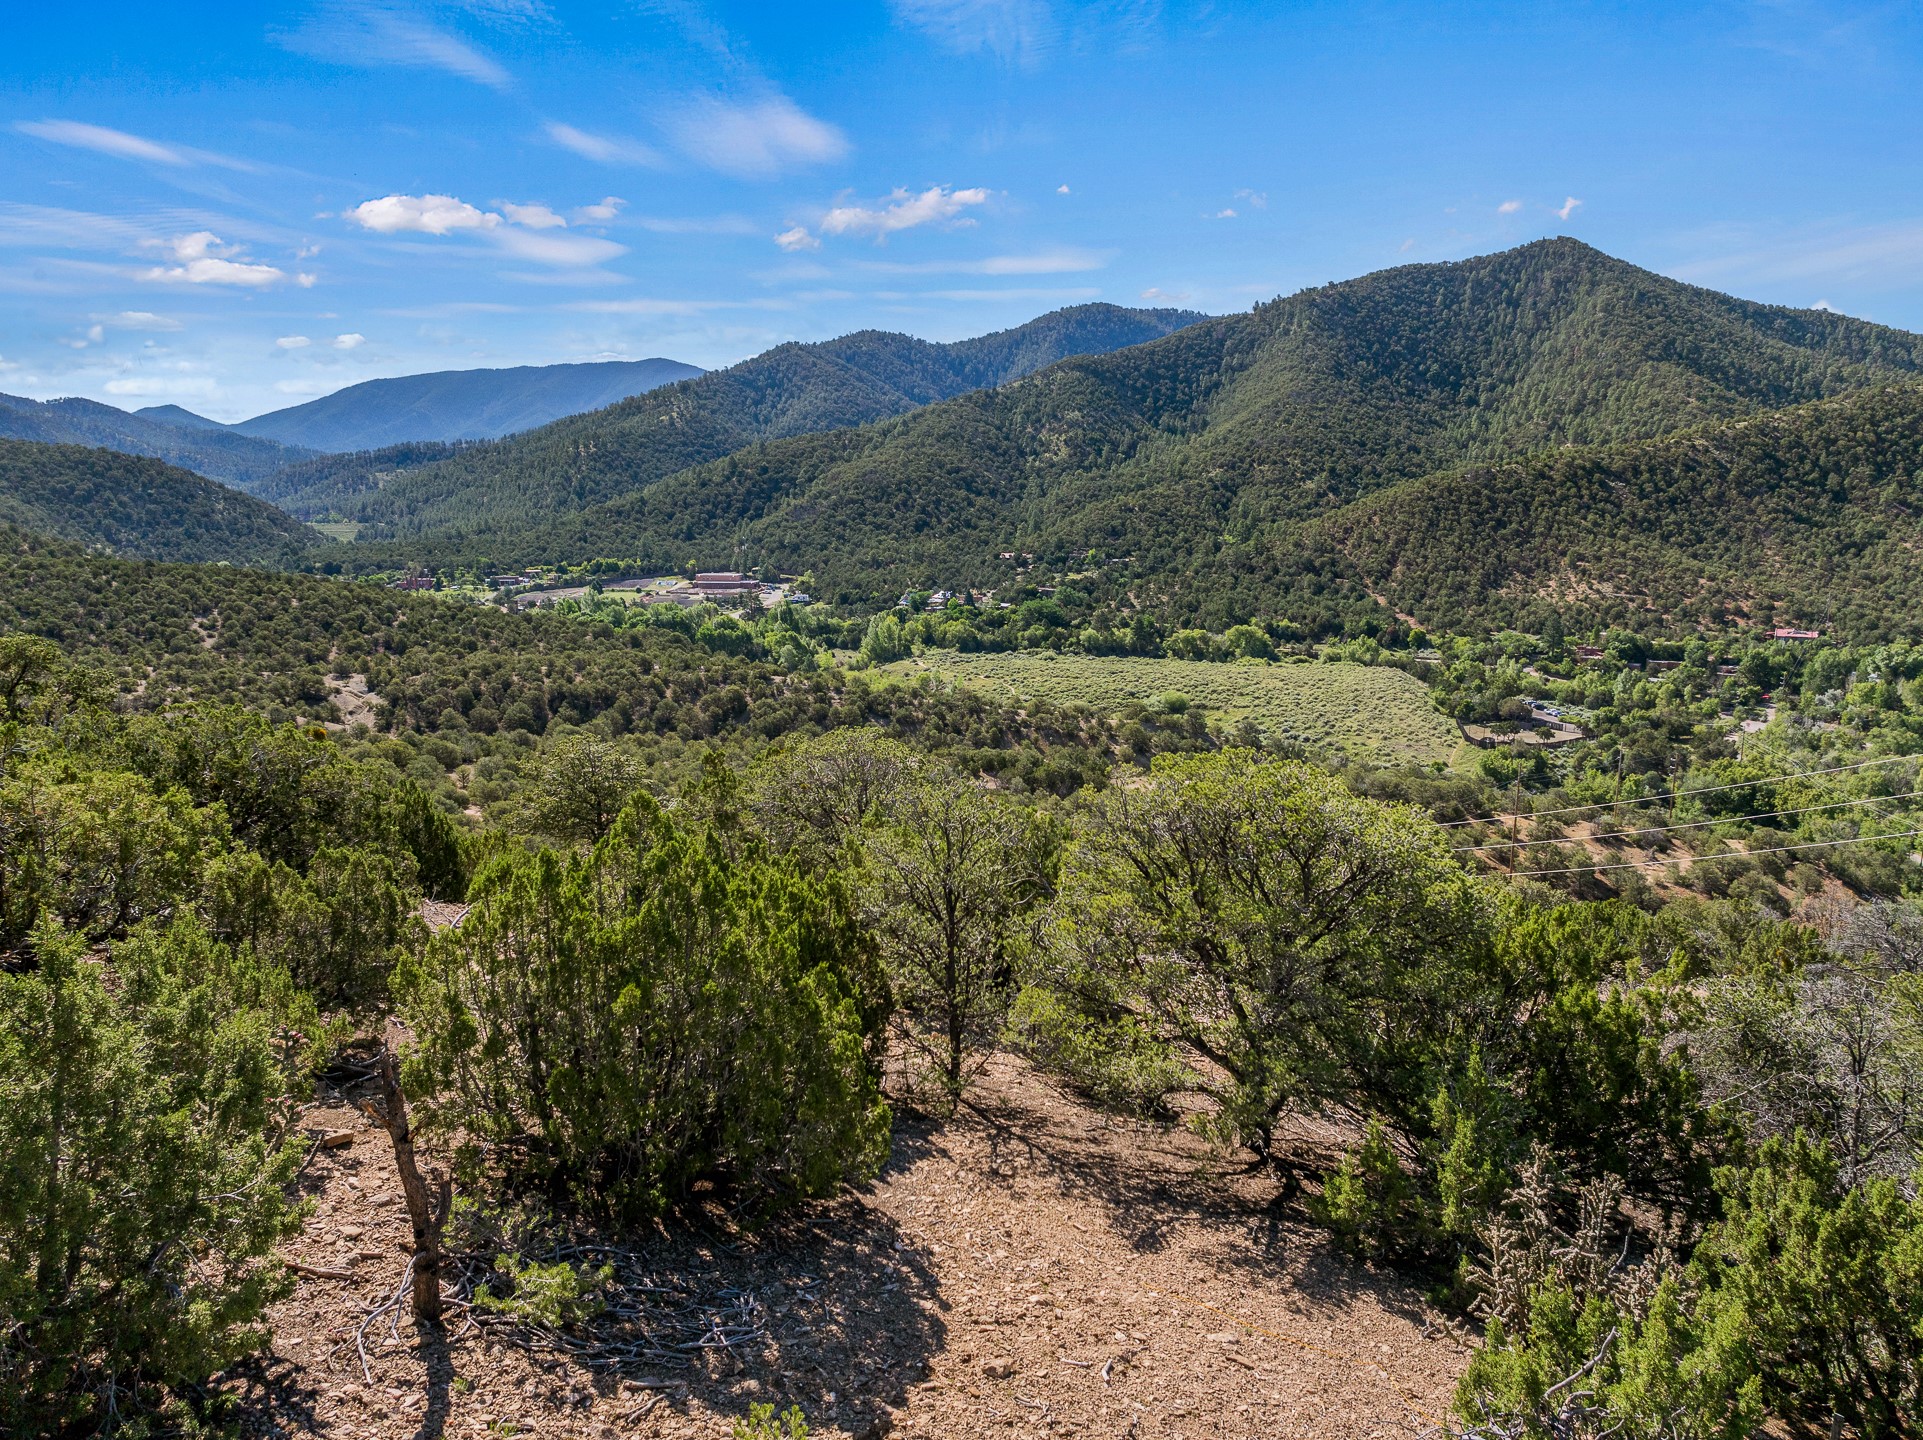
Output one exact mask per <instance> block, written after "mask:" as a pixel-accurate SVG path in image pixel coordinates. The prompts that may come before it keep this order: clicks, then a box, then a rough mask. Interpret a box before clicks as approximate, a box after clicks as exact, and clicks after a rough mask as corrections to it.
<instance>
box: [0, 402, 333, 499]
mask: <svg viewBox="0 0 1923 1440" xmlns="http://www.w3.org/2000/svg"><path fill="white" fill-rule="evenodd" d="M167 408H171V407H167ZM182 413H183V414H184V413H185V412H182ZM0 437H5V438H6V439H9V440H36V441H39V442H40V443H41V444H44V445H88V446H104V447H105V448H107V449H109V450H118V451H121V452H122V453H123V454H127V455H150V456H152V457H153V458H154V459H156V460H164V461H166V462H167V463H168V464H169V465H177V466H179V467H180V468H181V469H183V470H192V471H193V472H194V473H195V474H197V475H206V476H209V477H211V478H213V479H215V480H223V481H225V482H226V483H227V484H229V485H235V486H238V487H239V488H240V489H242V490H248V491H252V490H253V489H254V487H255V486H256V485H258V484H259V483H260V482H261V481H263V480H265V479H266V478H267V477H268V476H269V475H272V474H273V473H274V472H275V471H277V470H279V469H280V468H281V467H283V466H285V465H289V464H293V463H295V462H297V461H301V460H305V459H307V458H308V457H309V455H310V454H311V453H312V452H310V451H307V450H303V449H301V448H300V447H299V446H288V445H282V444H280V443H278V442H277V441H273V440H260V439H255V438H254V437H253V436H251V435H236V434H233V433H232V432H230V431H227V430H223V429H222V428H221V427H220V426H218V425H215V424H214V423H213V422H211V421H207V422H204V423H201V424H176V423H172V422H170V421H169V420H168V418H167V417H165V416H164V415H157V414H152V413H148V414H141V415H130V414H128V413H127V412H126V411H125V410H116V409H115V408H114V407H113V406H111V405H102V404H100V403H99V402H98V401H95V400H80V399H66V400H26V399H22V398H21V397H20V396H18V395H0Z"/></svg>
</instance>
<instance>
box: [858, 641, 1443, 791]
mask: <svg viewBox="0 0 1923 1440" xmlns="http://www.w3.org/2000/svg"><path fill="white" fill-rule="evenodd" d="M885 668H886V669H887V670H889V671H891V672H893V673H896V674H902V675H914V674H926V673H929V672H934V673H936V674H939V675H941V676H942V677H944V678H945V679H947V680H949V681H951V682H952V683H955V684H960V685H976V686H982V687H984V688H986V689H989V690H993V691H997V692H999V693H1001V694H1004V695H1013V696H1015V697H1016V698H1018V699H1025V700H1026V699H1041V700H1048V701H1050V702H1052V703H1054V704H1057V705H1066V704H1069V703H1071V702H1080V703H1081V704H1084V705H1087V706H1090V707H1091V708H1093V709H1096V710H1103V711H1114V710H1117V709H1119V708H1120V707H1121V706H1123V705H1125V704H1127V703H1128V702H1129V701H1131V700H1136V701H1141V702H1142V703H1144V704H1148V703H1151V702H1153V701H1155V700H1156V699H1158V698H1159V697H1160V696H1162V695H1165V694H1167V693H1168V692H1170V691H1177V692H1179V693H1181V694H1183V695H1186V696H1187V697H1188V699H1189V701H1190V702H1191V703H1192V704H1196V705H1204V706H1207V707H1208V710H1209V711H1210V713H1211V714H1213V715H1219V716H1221V717H1222V718H1223V719H1224V720H1226V721H1228V722H1230V723H1234V722H1236V721H1239V720H1241V719H1243V718H1245V717H1249V718H1253V719H1254V720H1255V722H1256V723H1257V724H1258V725H1260V726H1261V727H1262V728H1263V729H1264V730H1265V731H1268V732H1270V733H1272V734H1275V735H1279V736H1282V737H1285V738H1287V739H1290V740H1295V741H1299V742H1300V743H1302V744H1304V745H1307V746H1309V747H1310V748H1311V749H1313V750H1317V751H1324V752H1338V753H1341V754H1343V755H1347V756H1350V757H1352V758H1354V759H1358V760H1373V761H1377V762H1391V763H1393V762H1408V761H1414V762H1416V763H1418V764H1424V765H1426V764H1430V763H1432V762H1435V761H1441V762H1443V763H1444V764H1447V763H1448V762H1449V760H1450V759H1451V757H1452V756H1453V755H1454V754H1455V752H1456V749H1457V747H1458V746H1459V745H1460V744H1461V740H1462V737H1461V735H1460V734H1459V733H1458V732H1457V730H1456V727H1455V725H1454V724H1453V723H1452V722H1451V721H1449V720H1448V719H1447V718H1446V717H1444V716H1442V715H1440V714H1438V713H1437V712H1436V710H1435V709H1434V708H1433V707H1432V706H1431V705H1430V704H1429V696H1428V692H1427V691H1426V690H1424V688H1423V686H1422V684H1421V682H1420V681H1418V680H1416V679H1415V678H1413V677H1412V676H1409V675H1406V674H1404V673H1403V672H1402V671H1400V670H1390V669H1386V668H1383V667H1379V666H1373V665H1353V664H1350V663H1348V662H1346V661H1344V662H1341V663H1337V664H1323V663H1313V664H1299V665H1290V664H1282V665H1215V664H1210V663H1207V662H1205V661H1200V660H1153V659H1145V658H1140V657H1134V656H1113V657H1098V656H1091V655H1057V654H1055V653H1053V652H1052V651H1047V650H1025V651H1018V652H1014V653H1010V654H1002V655H968V654H961V653H958V652H956V651H953V650H938V651H930V652H929V653H927V654H924V655H918V656H916V657H915V658H914V659H912V660H902V661H898V662H897V663H895V664H893V665H889V666H887V667H885Z"/></svg>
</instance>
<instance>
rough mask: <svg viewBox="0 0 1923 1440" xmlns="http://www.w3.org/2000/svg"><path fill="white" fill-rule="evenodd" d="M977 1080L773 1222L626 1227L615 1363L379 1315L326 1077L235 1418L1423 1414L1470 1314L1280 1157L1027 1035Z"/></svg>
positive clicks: (371, 1428) (1433, 1417)
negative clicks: (1129, 1116)
mask: <svg viewBox="0 0 1923 1440" xmlns="http://www.w3.org/2000/svg"><path fill="white" fill-rule="evenodd" d="M971 1101H972V1103H971V1105H970V1106H967V1107H964V1108H963V1109H962V1111H961V1112H960V1113H959V1114H958V1115H957V1116H956V1117H955V1118H953V1119H951V1120H947V1121H943V1122H934V1121H924V1120H918V1119H907V1120H904V1121H902V1122H901V1123H900V1124H899V1125H898V1127H897V1132H896V1137H895V1149H894V1156H893V1158H892V1160H891V1161H890V1163H889V1165H888V1167H887V1169H886V1170H885V1171H884V1172H883V1174H882V1175H881V1177H880V1178H879V1179H878V1180H877V1181H876V1182H875V1183H874V1184H873V1185H872V1186H869V1187H867V1188H866V1189H865V1190H863V1191H862V1192H860V1193H859V1194H849V1195H845V1196H843V1197H841V1198H840V1199H837V1200H835V1201H832V1202H827V1203H823V1204H819V1205H816V1206H812V1207H810V1208H808V1209H807V1210H806V1211H805V1212H804V1213H802V1214H800V1215H798V1216H793V1217H790V1218H789V1219H787V1220H784V1221H782V1222H781V1223H780V1224H779V1225H778V1226H775V1227H772V1228H767V1229H763V1230H760V1231H752V1232H746V1231H741V1230H738V1229H735V1228H733V1227H731V1226H728V1225H726V1224H725V1223H723V1222H722V1221H721V1219H720V1218H719V1217H718V1216H711V1217H709V1218H708V1219H707V1220H706V1221H703V1220H702V1219H701V1218H700V1217H694V1218H693V1219H689V1220H683V1221H680V1222H677V1223H676V1224H673V1225H669V1226H663V1227H660V1228H658V1229H657V1230H656V1231H655V1232H652V1233H650V1234H647V1235H643V1236H638V1237H637V1236H632V1235H630V1236H627V1237H623V1243H624V1246H625V1247H626V1250H625V1253H624V1254H623V1255H621V1256H617V1257H616V1258H617V1260H618V1261H619V1266H618V1280H619V1282H620V1284H619V1288H618V1289H617V1290H616V1292H615V1294H616V1297H617V1298H616V1302H615V1314H614V1315H612V1316H611V1317H610V1318H609V1320H608V1321H606V1322H605V1323H603V1324H602V1325H600V1326H598V1327H597V1330H596V1335H595V1338H596V1339H597V1341H599V1342H600V1343H603V1344H606V1345H611V1346H619V1347H622V1348H623V1349H624V1354H623V1355H622V1356H621V1357H619V1363H613V1362H614V1361H615V1359H616V1357H614V1356H613V1355H611V1354H608V1353H602V1354H599V1355H596V1354H592V1353H590V1354H569V1353H565V1352H555V1351H549V1350H543V1349H539V1348H531V1347H530V1346H529V1345H528V1344H527V1343H525V1340H526V1337H525V1336H523V1337H520V1338H519V1339H516V1338H515V1337H512V1336H507V1335H504V1334H503V1333H502V1332H500V1331H499V1330H498V1329H497V1328H494V1327H476V1326H475V1325H473V1324H472V1323H471V1322H470V1321H469V1320H467V1319H466V1318H465V1316H463V1315H461V1314H458V1313H457V1314H456V1315H455V1316H454V1317H453V1318H452V1319H451V1321H450V1324H449V1326H448V1328H447V1332H446V1336H447V1338H445V1339H442V1338H439V1337H436V1336H434V1335H432V1334H421V1333H417V1331H416V1330H415V1328H414V1326H413V1325H412V1323H411V1322H410V1321H409V1320H408V1319H407V1318H406V1316H405V1314H404V1312H403V1311H401V1310H400V1309H399V1308H396V1309H395V1310H394V1311H391V1312H389V1313H388V1314H384V1315H381V1316H378V1317H377V1318H376V1319H375V1320H374V1321H373V1322H372V1323H367V1322H366V1317H367V1315H368V1314H369V1313H370V1312H371V1311H373V1310H374V1309H375V1308H376V1307H378V1306H379V1305H380V1304H381V1303H382V1302H383V1301H385V1300H387V1299H388V1298H389V1297H391V1296H394V1295H395V1294H396V1292H397V1290H398V1288H399V1287H400V1285H401V1283H402V1279H403V1276H404V1273H405V1270H406V1265H407V1246H408V1227H407V1221H406V1217H405V1214H404V1212H403V1207H402V1205H401V1201H400V1190H399V1185H398V1182H397V1181H396V1180H395V1178H394V1172H393V1160H392V1151H391V1149H390V1147H389V1144H388V1139H387V1135H386V1132H385V1131H384V1130H382V1129H381V1128H380V1127H379V1126H378V1125H377V1124H376V1123H375V1122H374V1121H373V1120H372V1119H370V1118H368V1117H367V1116H366V1115H364V1114H362V1113H360V1112H358V1111H357V1110H355V1109H354V1108H353V1107H352V1106H349V1105H345V1104H343V1105H340V1106H335V1107H325V1108H320V1109H317V1110H315V1111H314V1112H312V1113H311V1114H310V1115H309V1116H308V1117H307V1123H308V1124H309V1125H310V1126H311V1127H313V1128H314V1129H315V1130H316V1132H330V1131H351V1132H352V1139H351V1141H350V1142H349V1143H345V1144H341V1145H338V1146H336V1147H333V1148H325V1149H321V1150H318V1151H317V1152H316V1154H315V1156H314V1158H313V1160H312V1161H311V1163H310V1164H309V1166H308V1168H307V1170H306V1172H305V1175H304V1177H303V1179H304V1183H305V1184H306V1185H307V1187H308V1190H309V1193H310V1194H311V1195H312V1196H313V1197H314V1199H315V1201H316V1209H315V1213H314V1216H313V1218H312V1219H311V1221H310V1222H309V1224H308V1227H307V1230H306V1232H305V1234H304V1235H303V1236H302V1238H301V1240H300V1241H299V1242H298V1243H297V1244H296V1245H295V1246H293V1247H291V1248H290V1251H289V1258H290V1259H292V1260H294V1261H296V1262H298V1263H299V1264H300V1265H301V1266H303V1267H304V1268H305V1269H306V1271H307V1272H308V1273H306V1274H304V1275H303V1276H302V1278H301V1281H300V1287H299V1290H298V1292H297V1293H296V1294H295V1295H294V1296H293V1297H291V1298H290V1299H289V1300H287V1301H286V1302H284V1303H283V1304H282V1305H281V1306H280V1307H279V1308H278V1310H277V1311H276V1313H275V1315H274V1316H273V1322H274V1332H275V1338H274V1343H273V1347H272V1351H271V1354H270V1355H269V1356H267V1357H266V1358H265V1360H264V1361H262V1362H259V1363H255V1364H250V1365H249V1366H247V1367H244V1368H243V1369H242V1370H241V1371H239V1372H236V1374H235V1375H234V1377H233V1379H232V1384H231V1388H232V1389H233V1391H234V1393H235V1398H236V1400H237V1402H238V1404H239V1413H240V1416H241V1419H242V1426H243V1429H244V1430H245V1432H246V1433H248V1434H250V1435H291V1434H302V1435H325V1436H357V1437H359V1436H366V1437H380V1440H434V1437H438V1436H441V1435H452V1436H485V1435H539V1436H575V1437H582V1440H600V1437H612V1436H663V1437H670V1436H711V1435H723V1436H725V1435H727V1434H728V1432H729V1430H730V1429H731V1427H732V1426H733V1424H734V1422H735V1421H736V1420H737V1419H739V1418H740V1417H741V1416H743V1415H744V1414H745V1413H746V1411H747V1409H748V1407H749V1405H750V1404H752V1403H754V1402H756V1401H762V1400H766V1401H773V1402H775V1403H776V1404H778V1405H780V1406H783V1407H785V1406H787V1405H789V1404H791V1403H798V1404H799V1405H800V1406H801V1407H802V1409H803V1410H804V1411H805V1413H806V1415H807V1417H808V1420H809V1423H810V1425H811V1426H812V1427H813V1428H814V1430H815V1432H816V1433H817V1434H818V1435H833V1434H839V1435H846V1436H853V1437H863V1440H868V1437H878V1436H880V1435H882V1434H884V1433H889V1432H894V1433H895V1434H897V1435H899V1436H904V1437H907V1436H925V1437H942V1440H951V1437H955V1440H959V1437H968V1436H977V1435H982V1436H994V1437H997V1440H1004V1437H1012V1436H1043V1435H1051V1434H1053V1435H1111V1436H1133V1437H1157V1440H1162V1437H1168V1440H1175V1437H1187V1440H1199V1437H1203V1436H1225V1437H1236V1440H1243V1437H1258V1436H1259V1437H1265V1440H1266V1437H1281V1436H1305V1437H1306V1436H1316V1437H1370V1440H1373V1437H1379V1436H1396V1435H1416V1434H1422V1433H1424V1432H1433V1431H1435V1430H1436V1429H1437V1422H1438V1421H1439V1419H1440V1418H1441V1417H1442V1416H1443V1415H1444V1414H1445V1413H1446V1409H1447V1405H1448V1399H1449V1395H1450V1392H1451V1389H1452V1387H1453V1385H1454V1382H1455V1378H1456V1376H1457V1375H1458V1374H1459V1373H1460V1371H1461V1369H1462V1366H1463V1364H1464V1363H1465V1361H1466V1359H1467V1354H1468V1352H1467V1349H1466V1348H1465V1346H1464V1344H1463V1343H1462V1342H1461V1340H1459V1339H1458V1338H1457V1337H1456V1335H1455V1334H1453V1333H1452V1332H1451V1331H1450V1330H1449V1329H1448V1328H1447V1327H1446V1326H1445V1325H1444V1324H1443V1323H1442V1321H1441V1318H1440V1317H1439V1316H1437V1315H1436V1314H1435V1313H1434V1312H1432V1311H1431V1310H1429V1309H1428V1308H1427V1307H1426V1306H1425V1304H1424V1303H1423V1302H1422V1299H1421V1297H1420V1295H1419V1294H1418V1293H1417V1292H1416V1291H1415V1290H1414V1289H1412V1288H1411V1287H1410V1286H1409V1285H1407V1284H1406V1283H1404V1282H1402V1281H1400V1280H1398V1279H1395V1278H1393V1277H1387V1276H1380V1275H1375V1274H1371V1273H1370V1272H1369V1271H1367V1270H1366V1269H1363V1268H1361V1267H1358V1266H1355V1265H1352V1264H1349V1263H1347V1262H1345V1261H1343V1260H1342V1259H1341V1258H1340V1257H1338V1256H1336V1255H1334V1254H1332V1253H1331V1251H1330V1250H1329V1248H1328V1245H1327V1243H1326V1241H1325V1240H1324V1239H1323V1238H1322V1237H1321V1236H1320V1235H1319V1233H1318V1232H1316V1231H1315V1230H1314V1229H1312V1228H1311V1227H1308V1226H1306V1225H1305V1224H1302V1223H1300V1222H1299V1221H1298V1220H1295V1219H1292V1218H1288V1217H1287V1216H1285V1215H1284V1214H1283V1213H1282V1212H1281V1211H1279V1210H1278V1208H1277V1207H1276V1206H1275V1205H1274V1204H1273V1202H1274V1199H1275V1191H1276V1185H1275V1182H1274V1181H1273V1180H1272V1179H1271V1178H1269V1177H1267V1176H1265V1175H1257V1174H1250V1173H1248V1172H1246V1171H1244V1170H1242V1169H1241V1168H1240V1167H1239V1166H1238V1165H1236V1164H1235V1163H1233V1162H1232V1161H1231V1160H1230V1159H1228V1158H1226V1157H1223V1156H1220V1155H1217V1154H1214V1153H1212V1152H1211V1151H1209V1150H1208V1149H1207V1148H1206V1147H1205V1146H1203V1145H1202V1144H1200V1143H1199V1142H1198V1141H1196V1140H1195V1139H1194V1138H1193V1137H1191V1136H1189V1135H1188V1134H1187V1133H1186V1132H1184V1131H1181V1130H1171V1129H1168V1128H1164V1127H1160V1126H1153V1125H1145V1124H1137V1123H1133V1122H1123V1121H1116V1120H1112V1119H1108V1118H1105V1117H1103V1116H1101V1115H1100V1114H1098V1113H1096V1112H1093V1111H1091V1110H1089V1109H1087V1108H1085V1107H1083V1106H1081V1105H1079V1104H1077V1103H1075V1102H1074V1101H1072V1100H1070V1099H1068V1098H1065V1097H1064V1096H1063V1095H1061V1094H1060V1093H1059V1092H1058V1091H1057V1090H1055V1089H1054V1088H1052V1087H1051V1086H1050V1085H1048V1084H1046V1083H1045V1082H1044V1081H1042V1080H1041V1079H1040V1078H1038V1077H1037V1076H1035V1075H1034V1074H1033V1073H1032V1072H1030V1071H1029V1070H1027V1069H1026V1067H1024V1066H1022V1065H1021V1064H1020V1063H1018V1062H1016V1061H1013V1060H999V1061H997V1062H996V1063H995V1064H994V1065H993V1066H992V1067H991V1068H990V1071H989V1073H988V1075H987V1076H986V1078H985V1080H984V1082H983V1083H982V1084H981V1085H980V1086H979V1087H978V1088H977V1090H975V1091H974V1092H971ZM1302 1138H1303V1139H1304V1140H1305V1141H1308V1142H1311V1143H1313V1142H1314V1141H1315V1140H1316V1139H1317V1138H1318V1137H1315V1136H1313V1135H1308V1134H1305V1135H1304V1136H1303V1137H1302ZM1320 1138H1321V1139H1323V1140H1324V1141H1326V1139H1327V1137H1326V1136H1324V1137H1320ZM339 1277H347V1278H339ZM357 1337H358V1340H357ZM724 1340H727V1341H732V1342H733V1343H730V1344H723V1343H721V1342H722V1341H724ZM363 1355H364V1357H365V1359H364V1361H363ZM364 1367H365V1368H364Z"/></svg>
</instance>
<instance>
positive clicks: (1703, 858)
mask: <svg viewBox="0 0 1923 1440" xmlns="http://www.w3.org/2000/svg"><path fill="white" fill-rule="evenodd" d="M1913 835H1923V830H1899V831H1897V832H1896V833H1895V834H1892V835H1853V836H1851V837H1850V838H1849V839H1847V840H1812V841H1810V842H1808V843H1807V844H1803V845H1772V846H1771V847H1770V848H1769V849H1767V850H1734V851H1731V852H1730V853H1729V854H1727V855H1691V856H1689V857H1687V858H1688V860H1689V861H1690V863H1691V864H1696V865H1707V864H1708V863H1709V862H1710V861H1712V860H1747V859H1748V858H1749V857H1750V856H1752V855H1786V854H1788V853H1789V852H1790V851H1792V850H1833V849H1835V848H1836V847H1837V846H1838V845H1869V844H1872V843H1873V842H1875V841H1878V840H1907V839H1909V838H1910V837H1911V836H1913ZM1678 863H1680V862H1679V861H1676V860H1627V861H1623V862H1622V863H1620V864H1615V865H1572V866H1570V867H1568V868H1567V869H1563V870H1511V871H1510V872H1509V875H1510V878H1511V879H1514V880H1523V879H1527V878H1529V877H1530V876H1534V875H1587V874H1589V873H1591V872H1592V871H1596V870H1649V869H1660V868H1662V867H1665V866H1669V865H1675V864H1678Z"/></svg>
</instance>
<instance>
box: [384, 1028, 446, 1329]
mask: <svg viewBox="0 0 1923 1440" xmlns="http://www.w3.org/2000/svg"><path fill="white" fill-rule="evenodd" d="M380 1077H381V1121H382V1123H383V1124H385V1125H386V1126H387V1134H388V1138H389V1139H391V1140H392V1141H393V1142H394V1169H395V1170H396V1171H397V1172H398V1173H399V1175H400V1177H401V1194H402V1195H403V1197H405V1199H406V1201H407V1218H408V1220H409V1221H411V1222H412V1224H413V1226H414V1318H415V1319H417V1320H423V1321H433V1322H434V1323H436V1324H438V1323H440V1319H441V1227H442V1226H443V1225H445V1224H446V1223H447V1212H448V1206H449V1205H450V1204H451V1203H452V1201H453V1186H452V1185H451V1184H450V1183H449V1181H448V1180H447V1178H446V1177H445V1176H443V1177H442V1178H441V1179H440V1181H439V1182H438V1184H436V1186H435V1189H434V1194H433V1196H432V1197H431V1198H430V1197H429V1195H428V1190H427V1182H426V1181H424V1180H423V1179H422V1178H421V1172H420V1169H419V1167H418V1166H416V1165H415V1163H414V1133H413V1131H412V1130H411V1129H409V1128H408V1123H407V1096H405V1095H403V1094H402V1093H401V1072H400V1064H399V1062H397V1061H396V1060H395V1058H394V1052H393V1051H392V1050H382V1051H381V1058H380Z"/></svg>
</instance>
